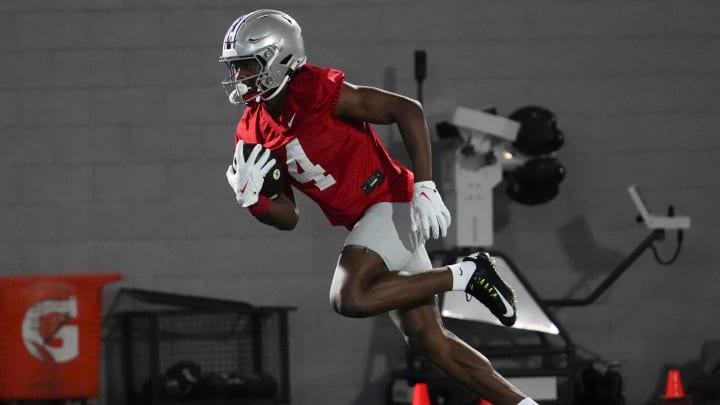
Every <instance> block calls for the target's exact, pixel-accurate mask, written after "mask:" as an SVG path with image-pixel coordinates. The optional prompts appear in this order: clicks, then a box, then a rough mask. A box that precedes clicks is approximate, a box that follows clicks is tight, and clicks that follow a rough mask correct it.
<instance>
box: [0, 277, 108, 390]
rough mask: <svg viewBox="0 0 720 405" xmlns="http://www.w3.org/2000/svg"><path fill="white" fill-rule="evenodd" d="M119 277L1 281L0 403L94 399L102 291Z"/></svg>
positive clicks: (11, 278)
mask: <svg viewBox="0 0 720 405" xmlns="http://www.w3.org/2000/svg"><path fill="white" fill-rule="evenodd" d="M120 278H121V276H120V274H117V273H111V274H84V275H54V276H28V277H0V400H22V399H71V398H76V399H79V398H94V397H96V396H97V395H98V390H99V384H98V379H99V375H98V374H99V369H100V334H101V328H102V287H103V286H104V285H105V284H108V283H111V282H113V281H117V280H119V279H120Z"/></svg>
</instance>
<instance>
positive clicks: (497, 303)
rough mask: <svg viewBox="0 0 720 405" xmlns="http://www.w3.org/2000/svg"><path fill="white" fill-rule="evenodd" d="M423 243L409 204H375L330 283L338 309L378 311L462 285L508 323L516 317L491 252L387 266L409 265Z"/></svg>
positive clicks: (358, 313) (510, 295) (411, 303)
mask: <svg viewBox="0 0 720 405" xmlns="http://www.w3.org/2000/svg"><path fill="white" fill-rule="evenodd" d="M422 244H423V243H422V241H421V240H419V236H418V234H417V232H415V231H412V229H411V226H410V206H409V204H407V203H379V204H375V205H373V206H372V207H370V209H368V211H367V212H366V213H365V215H364V216H363V218H362V219H361V220H360V221H359V222H358V223H357V224H356V225H355V227H354V228H353V230H352V231H351V232H350V235H348V238H347V240H346V241H345V247H344V248H343V251H342V253H341V254H340V258H339V260H338V263H337V267H336V269H335V275H334V276H333V282H332V286H331V289H330V300H331V302H332V304H333V307H334V308H335V310H336V311H337V312H339V313H341V314H343V315H345V316H352V317H363V316H373V315H377V314H380V313H384V312H388V311H390V310H393V309H398V308H405V307H411V306H415V305H417V304H419V303H423V302H425V301H426V300H427V298H430V297H433V296H435V295H436V294H439V293H442V292H445V291H449V290H460V291H466V292H468V293H469V294H471V295H472V296H474V297H475V298H477V299H479V300H480V301H481V302H482V303H483V304H485V305H486V306H487V307H488V308H489V309H490V310H491V311H492V313H493V314H495V316H497V317H498V318H499V319H500V320H501V321H502V322H503V323H504V324H505V325H508V326H510V325H512V324H513V323H514V322H515V308H514V305H515V302H514V300H515V299H514V294H513V293H512V290H511V289H510V287H508V286H507V285H505V283H504V282H503V281H502V280H501V279H500V277H499V276H498V275H497V272H496V271H495V267H494V265H493V264H492V262H491V260H490V259H489V257H488V256H487V255H474V256H470V257H467V258H466V259H465V260H466V261H463V262H462V263H459V264H455V265H451V266H450V267H451V268H452V269H450V268H448V267H442V268H437V269H430V267H431V264H430V261H429V260H427V261H422V262H418V263H417V266H423V267H415V268H407V269H408V270H413V272H412V273H408V272H402V271H387V270H388V269H393V270H394V269H401V268H406V267H405V266H406V265H407V263H408V262H409V261H410V260H411V258H412V257H413V255H414V254H415V252H416V250H417V247H418V246H420V245H422ZM423 252H425V251H424V248H423ZM424 255H425V256H427V253H424Z"/></svg>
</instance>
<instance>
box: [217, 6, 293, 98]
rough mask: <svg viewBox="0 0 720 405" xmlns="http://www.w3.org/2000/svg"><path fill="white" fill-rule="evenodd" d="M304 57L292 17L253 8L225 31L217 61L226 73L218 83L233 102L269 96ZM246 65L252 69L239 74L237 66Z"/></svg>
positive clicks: (273, 11)
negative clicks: (225, 76)
mask: <svg viewBox="0 0 720 405" xmlns="http://www.w3.org/2000/svg"><path fill="white" fill-rule="evenodd" d="M306 60H307V57H306V56H305V47H304V46H303V39H302V32H301V30H300V26H299V25H298V23H297V22H296V21H295V19H293V18H292V17H291V16H289V15H288V14H286V13H283V12H282V11H277V10H257V11H253V12H252V13H249V14H245V15H243V16H241V17H240V18H238V19H237V20H235V21H234V22H233V23H232V25H230V28H229V29H228V31H227V33H226V34H225V40H224V42H223V49H222V55H221V56H220V62H223V63H225V64H226V65H227V67H228V69H229V70H230V76H228V78H227V79H225V80H223V81H222V85H223V87H224V88H225V92H226V93H227V95H228V98H229V100H230V102H231V103H233V104H247V103H248V102H250V101H252V100H253V99H254V100H255V101H256V102H260V101H264V100H270V99H271V98H273V97H275V96H277V95H278V94H279V93H280V91H282V89H283V88H285V86H287V84H288V82H289V81H290V79H291V78H292V76H293V74H294V73H295V71H296V70H297V69H299V68H300V67H301V66H302V65H304V64H305V61H306ZM247 66H255V67H256V69H254V71H251V72H250V73H249V74H248V75H246V76H245V77H240V76H241V75H240V74H238V69H243V67H247ZM245 73H247V71H246V72H243V74H245Z"/></svg>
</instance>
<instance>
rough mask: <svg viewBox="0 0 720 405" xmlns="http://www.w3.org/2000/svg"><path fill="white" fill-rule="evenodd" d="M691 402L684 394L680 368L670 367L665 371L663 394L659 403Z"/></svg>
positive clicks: (680, 404) (667, 404)
mask: <svg viewBox="0 0 720 405" xmlns="http://www.w3.org/2000/svg"><path fill="white" fill-rule="evenodd" d="M691 403H692V400H691V398H690V396H688V395H685V390H684V389H683V385H682V379H681V378H680V370H677V369H670V370H668V373H667V382H666V383H665V395H663V396H662V397H661V398H660V402H659V404H660V405H689V404H691Z"/></svg>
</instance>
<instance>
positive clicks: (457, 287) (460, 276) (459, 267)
mask: <svg viewBox="0 0 720 405" xmlns="http://www.w3.org/2000/svg"><path fill="white" fill-rule="evenodd" d="M448 268H449V269H450V271H451V272H452V276H453V287H452V290H453V291H465V287H467V283H468V281H470V277H472V275H473V273H474V272H475V263H474V262H460V263H455V264H451V265H449V266H448ZM522 405H525V404H522Z"/></svg>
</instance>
